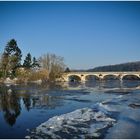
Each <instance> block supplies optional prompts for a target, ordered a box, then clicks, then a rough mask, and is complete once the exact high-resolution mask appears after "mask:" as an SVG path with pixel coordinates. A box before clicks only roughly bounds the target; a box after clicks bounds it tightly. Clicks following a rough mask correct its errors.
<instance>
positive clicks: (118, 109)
mask: <svg viewBox="0 0 140 140" xmlns="http://www.w3.org/2000/svg"><path fill="white" fill-rule="evenodd" d="M139 87H140V81H136V80H134V81H127V80H125V81H118V80H108V81H100V82H99V81H89V82H86V83H61V84H56V85H54V84H53V85H50V84H49V85H48V84H41V85H38V84H26V85H25V84H21V85H3V84H1V85H0V132H1V133H0V138H1V139H2V138H7V139H8V138H15V139H16V138H25V136H26V135H28V134H29V130H32V129H33V128H35V127H37V126H38V125H40V124H41V123H43V122H45V121H47V120H48V119H49V118H52V117H54V116H56V115H62V114H65V113H69V112H72V111H74V110H76V109H80V108H84V107H89V108H91V107H93V106H94V107H95V105H97V104H100V105H101V107H103V108H106V109H108V110H111V111H112V112H113V113H112V114H111V115H112V118H115V119H116V123H115V124H114V125H113V126H112V127H110V128H109V129H108V130H107V131H106V132H105V134H104V135H103V137H102V138H112V139H113V138H116V139H118V138H122V139H124V138H140V133H139V129H140V88H139Z"/></svg>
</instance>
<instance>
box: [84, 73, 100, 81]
mask: <svg viewBox="0 0 140 140" xmlns="http://www.w3.org/2000/svg"><path fill="white" fill-rule="evenodd" d="M99 79H100V78H99V76H97V75H91V74H89V75H86V76H85V81H95V80H99Z"/></svg>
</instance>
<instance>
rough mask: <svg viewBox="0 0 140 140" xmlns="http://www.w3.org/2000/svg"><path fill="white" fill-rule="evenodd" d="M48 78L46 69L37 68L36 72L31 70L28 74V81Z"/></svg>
mask: <svg viewBox="0 0 140 140" xmlns="http://www.w3.org/2000/svg"><path fill="white" fill-rule="evenodd" d="M47 79H48V71H47V70H39V71H36V72H31V74H30V76H29V81H36V80H43V81H45V80H47Z"/></svg>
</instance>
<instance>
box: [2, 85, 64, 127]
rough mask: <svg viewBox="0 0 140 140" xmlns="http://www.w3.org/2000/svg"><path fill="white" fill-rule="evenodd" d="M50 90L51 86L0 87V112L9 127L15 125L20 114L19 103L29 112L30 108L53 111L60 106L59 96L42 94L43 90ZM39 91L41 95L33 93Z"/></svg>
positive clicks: (55, 87)
mask: <svg viewBox="0 0 140 140" xmlns="http://www.w3.org/2000/svg"><path fill="white" fill-rule="evenodd" d="M29 87H30V88H32V90H31V89H30V88H29ZM59 87H60V86H59V85H57V86H54V87H53V88H54V89H58V88H59ZM50 88H52V85H49V86H48V85H47V86H46V85H40V86H39V85H26V86H22V87H21V86H17V87H14V86H8V87H7V86H4V85H2V86H1V87H0V111H2V112H3V115H4V119H5V121H6V122H7V123H8V124H9V125H10V126H13V125H14V124H15V123H16V119H17V117H18V116H19V115H20V113H21V103H23V104H24V106H25V108H26V110H27V111H30V109H31V108H42V107H45V108H49V109H54V108H55V107H56V106H60V105H62V100H61V101H59V98H61V97H60V96H55V95H54V96H53V95H52V96H49V95H47V94H44V93H43V90H44V89H48V90H49V89H50ZM19 89H20V90H19ZM39 89H40V90H41V89H42V93H40V92H41V91H40V92H39V93H38V92H34V91H39ZM45 91H46V90H45ZM30 93H31V94H30ZM61 99H62V98H61Z"/></svg>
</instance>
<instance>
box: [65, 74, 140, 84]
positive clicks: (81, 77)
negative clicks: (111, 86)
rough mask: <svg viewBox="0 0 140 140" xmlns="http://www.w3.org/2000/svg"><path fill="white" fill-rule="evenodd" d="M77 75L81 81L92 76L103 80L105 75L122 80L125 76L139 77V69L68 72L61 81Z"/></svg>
mask: <svg viewBox="0 0 140 140" xmlns="http://www.w3.org/2000/svg"><path fill="white" fill-rule="evenodd" d="M72 76H73V77H77V78H78V79H79V80H80V81H81V82H84V81H87V79H88V78H87V77H89V76H94V77H95V78H96V79H99V80H104V79H105V77H107V76H113V77H115V78H116V79H119V80H123V79H124V77H126V76H133V77H136V78H138V79H140V71H136V72H134V71H133V72H68V73H64V74H63V76H62V79H63V81H67V82H68V81H70V78H71V77H72Z"/></svg>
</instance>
